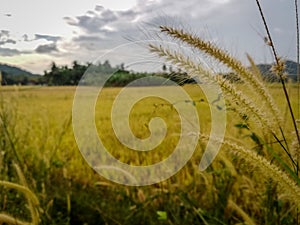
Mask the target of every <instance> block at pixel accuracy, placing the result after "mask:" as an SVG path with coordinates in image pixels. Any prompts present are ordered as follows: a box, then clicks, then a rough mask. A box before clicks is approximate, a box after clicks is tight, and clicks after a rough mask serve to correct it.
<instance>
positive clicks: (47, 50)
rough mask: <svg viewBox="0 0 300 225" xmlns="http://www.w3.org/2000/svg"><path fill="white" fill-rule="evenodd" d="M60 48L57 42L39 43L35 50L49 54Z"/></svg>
mask: <svg viewBox="0 0 300 225" xmlns="http://www.w3.org/2000/svg"><path fill="white" fill-rule="evenodd" d="M58 51H59V50H58V49H57V46H56V44H55V43H51V44H47V45H39V46H38V47H37V48H36V49H35V52H37V53H40V54H48V53H53V52H58Z"/></svg>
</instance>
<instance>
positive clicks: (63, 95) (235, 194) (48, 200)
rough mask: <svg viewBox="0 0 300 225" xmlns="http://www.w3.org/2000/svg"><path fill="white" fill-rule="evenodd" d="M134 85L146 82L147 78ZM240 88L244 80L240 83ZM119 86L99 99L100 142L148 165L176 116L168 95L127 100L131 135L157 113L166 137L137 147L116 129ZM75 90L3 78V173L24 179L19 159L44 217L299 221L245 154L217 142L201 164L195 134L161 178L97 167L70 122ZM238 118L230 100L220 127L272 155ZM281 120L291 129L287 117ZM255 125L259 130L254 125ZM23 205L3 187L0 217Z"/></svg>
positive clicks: (276, 91)
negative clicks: (136, 183) (121, 176)
mask: <svg viewBox="0 0 300 225" xmlns="http://www.w3.org/2000/svg"><path fill="white" fill-rule="evenodd" d="M268 86H269V89H270V94H271V95H272V96H273V97H274V99H275V101H276V103H277V104H278V106H279V108H280V109H281V110H282V112H283V114H284V118H288V116H287V115H286V110H287V109H286V104H285V101H284V99H283V94H282V90H281V88H280V86H279V84H268ZM135 88H136V89H139V90H141V91H143V87H135ZM148 88H149V87H148ZM155 88H160V89H163V88H166V87H155ZM168 88H172V87H168ZM183 88H184V90H185V91H186V92H187V93H188V94H189V95H190V96H191V98H192V99H193V100H194V102H184V103H183V104H193V105H194V107H196V109H197V112H198V116H199V121H200V130H201V133H205V134H209V132H210V129H211V127H210V124H211V121H210V120H211V119H210V111H209V107H210V104H209V103H207V100H206V99H205V96H204V95H203V93H202V92H201V90H200V89H199V87H197V86H196V85H186V86H184V87H183ZM240 88H241V90H244V89H245V87H244V86H243V84H240ZM120 90H121V88H105V89H103V92H102V93H101V94H100V96H99V99H98V102H97V104H96V118H95V121H96V126H97V130H98V133H99V137H100V138H101V140H102V141H103V143H104V145H105V146H106V148H107V149H108V150H109V151H110V153H111V154H112V155H113V156H114V157H116V158H117V159H118V160H120V161H121V162H124V163H128V164H131V165H137V166H141V165H151V164H154V163H157V162H159V161H161V160H163V159H165V158H166V157H168V156H169V155H170V154H171V153H172V151H173V150H174V148H175V146H176V144H177V142H178V139H179V136H178V133H180V117H179V116H178V113H177V112H176V111H175V110H174V108H173V107H172V103H170V102H166V101H165V100H162V99H159V98H155V97H148V98H146V99H144V100H141V101H140V102H138V103H137V104H136V105H135V106H134V107H133V109H132V110H131V114H130V118H129V124H130V126H131V129H132V131H133V133H134V134H135V135H136V137H138V138H147V137H148V136H149V135H150V133H149V129H148V127H147V126H148V123H149V121H150V119H151V118H153V117H161V118H162V119H164V121H165V123H166V124H167V126H168V131H167V134H166V137H165V139H164V140H163V141H162V143H161V144H160V145H159V146H158V147H157V148H155V149H154V150H152V151H149V152H137V151H134V150H132V149H129V148H128V147H126V146H123V145H122V143H120V142H119V141H118V139H117V137H116V136H115V135H114V132H113V129H112V125H111V120H110V119H111V107H112V105H113V100H114V99H115V98H116V96H117V94H118V93H119V92H120ZM245 91H247V90H245ZM74 93H75V87H38V86H32V87H29V86H28V87H27V86H26V87H22V86H20V87H19V86H14V87H1V88H0V96H1V97H0V104H1V105H0V117H1V120H0V122H1V123H0V129H1V137H0V151H1V157H0V160H1V161H0V162H1V164H0V165H1V168H0V171H1V180H4V181H10V182H12V183H17V184H20V183H22V182H20V176H18V174H17V173H16V169H15V168H14V166H13V165H17V166H18V167H19V168H20V169H21V171H22V173H23V175H24V176H25V179H26V182H27V186H28V188H29V189H30V190H31V191H32V192H33V193H34V194H35V195H36V197H37V199H38V200H39V204H38V205H35V206H34V207H36V209H37V212H38V213H37V215H38V220H39V222H40V223H41V224H295V222H296V221H297V206H298V205H297V204H296V203H295V202H293V201H290V199H289V198H286V196H285V195H286V194H280V193H281V192H278V191H277V185H276V184H275V185H273V181H272V180H268V179H262V178H261V177H260V174H259V173H256V172H255V170H254V168H251V167H249V166H248V164H245V163H244V161H243V159H240V158H237V157H235V156H234V155H230V154H227V152H225V151H223V149H221V151H220V152H219V154H218V156H217V159H216V160H215V161H214V162H213V164H212V165H211V166H210V167H209V168H208V169H207V170H206V171H204V172H200V171H199V169H198V165H199V163H200V159H201V156H202V153H203V150H204V148H205V143H203V142H200V141H199V143H198V146H197V148H196V151H195V153H194V155H193V157H192V159H191V160H190V161H189V162H188V163H187V165H186V166H185V167H184V168H183V169H182V170H180V171H179V172H178V173H177V174H176V175H174V176H173V177H171V178H170V179H168V180H166V181H163V182H161V183H158V184H153V185H150V186H146V187H128V186H123V185H119V184H115V183H113V182H110V181H109V180H107V179H105V178H103V177H101V176H99V175H98V174H97V173H96V172H95V171H93V170H92V169H91V168H90V167H89V166H88V164H87V163H86V161H85V160H84V159H83V157H82V155H81V154H80V151H79V149H78V147H77V145H76V141H75V138H74V134H73V130H72V104H73V98H74ZM290 99H291V100H292V104H293V106H294V109H295V112H297V109H296V105H297V102H296V99H297V89H296V86H295V84H291V87H290ZM255 101H257V102H259V99H256V100H255ZM124 104H126V103H124ZM241 123H243V121H242V120H241V119H240V118H239V117H237V116H236V114H235V113H234V112H233V111H231V110H230V109H229V110H228V112H227V131H226V135H227V136H229V137H230V138H232V139H235V140H238V141H239V142H241V143H243V144H244V145H245V146H246V147H247V148H248V149H252V150H253V151H257V154H264V155H265V156H266V157H267V158H269V159H270V160H272V156H271V155H268V153H267V151H266V149H264V148H263V146H259V145H258V143H257V142H255V141H253V139H251V138H249V135H250V133H249V132H248V131H247V130H245V129H242V128H241V127H240V126H236V125H237V124H241ZM285 125H286V126H287V130H291V132H292V129H291V128H289V126H291V125H290V124H289V119H286V123H285ZM253 126H255V124H254V125H253ZM257 135H264V134H263V132H262V131H261V130H259V129H258V132H257ZM276 148H277V147H276V144H274V149H276ZM266 172H267V171H266ZM23 185H24V184H23ZM28 208H30V207H28V203H27V201H26V195H25V196H24V195H22V194H21V193H20V192H19V191H18V190H14V189H12V190H11V189H9V188H6V187H0V212H3V215H2V214H0V222H1V218H2V219H3V218H4V217H3V216H4V215H6V216H10V217H11V218H17V219H19V220H21V221H31V219H32V212H31V211H30V209H28ZM33 223H34V221H33ZM24 224H25V222H24Z"/></svg>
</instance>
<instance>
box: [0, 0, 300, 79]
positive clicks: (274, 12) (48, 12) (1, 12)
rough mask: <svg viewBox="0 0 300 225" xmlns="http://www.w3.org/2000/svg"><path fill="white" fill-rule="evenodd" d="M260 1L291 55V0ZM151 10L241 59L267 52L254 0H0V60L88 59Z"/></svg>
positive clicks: (38, 67) (29, 63)
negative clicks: (247, 55)
mask: <svg viewBox="0 0 300 225" xmlns="http://www.w3.org/2000/svg"><path fill="white" fill-rule="evenodd" d="M261 3H262V6H263V9H264V11H265V14H266V17H267V20H268V23H269V26H270V30H271V33H272V35H273V38H274V42H275V44H276V46H277V49H278V52H279V54H280V55H281V56H282V57H284V58H286V59H291V60H295V55H296V50H295V49H296V48H295V43H296V37H295V36H296V32H295V30H296V29H295V15H294V5H293V4H294V1H288V0H272V1H270V0H261ZM157 17H160V18H164V17H165V18H169V17H171V18H176V22H175V24H181V23H183V24H187V25H186V26H187V27H188V28H189V30H192V31H193V32H196V33H198V34H200V35H204V36H206V37H210V38H211V39H212V40H214V41H216V42H217V43H218V44H219V45H221V46H223V47H225V48H227V49H228V51H229V52H231V53H232V54H233V55H235V56H237V57H239V58H241V60H243V61H244V59H245V57H244V56H245V53H246V52H247V53H249V54H251V55H252V56H253V57H254V59H255V60H256V61H257V62H259V63H265V62H270V60H271V59H272V58H271V55H270V50H269V48H268V46H266V45H265V43H264V40H263V37H264V36H265V31H264V29H263V25H262V22H261V20H260V18H259V13H258V10H257V6H256V4H255V0H187V1H182V0H122V1H120V0H118V1H117V0H88V1H71V0H51V1H50V0H48V1H40V0H26V1H24V0H3V2H2V3H1V8H0V63H7V64H12V65H17V66H19V67H22V68H25V69H27V70H29V71H31V72H34V73H40V74H42V73H43V71H44V70H47V69H49V66H50V64H51V62H52V61H55V62H56V63H57V64H60V65H61V64H70V63H71V62H72V61H74V60H78V61H80V62H88V61H89V62H90V61H94V60H95V59H96V58H97V57H98V56H99V55H101V54H103V53H104V52H105V51H108V50H110V49H112V48H115V47H116V46H119V45H120V44H124V43H127V42H128V37H134V38H137V39H138V38H142V37H143V34H142V30H141V26H142V27H143V28H144V29H147V26H148V25H147V24H153V23H154V24H157V20H156V18H157ZM160 21H163V20H160ZM181 21H182V22H181ZM120 54H121V53H120Z"/></svg>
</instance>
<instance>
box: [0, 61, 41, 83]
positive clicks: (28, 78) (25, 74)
mask: <svg viewBox="0 0 300 225" xmlns="http://www.w3.org/2000/svg"><path fill="white" fill-rule="evenodd" d="M0 71H1V74H2V82H1V83H2V84H3V85H5V84H28V83H30V84H36V83H38V81H39V80H40V77H41V76H40V75H37V74H33V73H31V72H29V71H27V70H24V69H21V68H19V67H16V66H11V65H7V64H2V63H0Z"/></svg>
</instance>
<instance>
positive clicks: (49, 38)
mask: <svg viewBox="0 0 300 225" xmlns="http://www.w3.org/2000/svg"><path fill="white" fill-rule="evenodd" d="M22 37H23V40H24V41H26V42H31V41H36V40H46V41H50V42H53V43H56V42H57V41H59V40H61V37H59V36H53V35H45V34H35V35H34V38H32V39H30V38H29V37H28V35H27V34H24V35H23V36H22Z"/></svg>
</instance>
